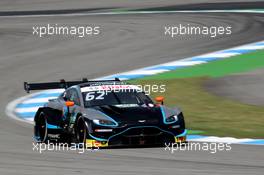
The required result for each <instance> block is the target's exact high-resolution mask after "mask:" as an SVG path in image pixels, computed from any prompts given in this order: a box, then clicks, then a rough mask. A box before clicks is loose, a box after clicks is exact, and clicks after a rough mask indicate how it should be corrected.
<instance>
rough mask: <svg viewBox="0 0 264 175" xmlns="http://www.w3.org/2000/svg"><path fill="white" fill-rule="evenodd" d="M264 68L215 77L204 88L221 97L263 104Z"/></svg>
mask: <svg viewBox="0 0 264 175" xmlns="http://www.w3.org/2000/svg"><path fill="white" fill-rule="evenodd" d="M263 75H264V69H263V68H262V69H257V70H254V71H250V72H244V73H239V74H234V75H230V76H225V77H221V78H215V79H212V80H210V81H208V82H206V83H205V88H206V89H207V90H208V91H210V92H212V93H214V94H216V95H218V96H222V97H226V98H229V99H232V100H236V101H240V102H242V103H246V104H252V105H259V106H263V105H264V93H263V88H264V76H263Z"/></svg>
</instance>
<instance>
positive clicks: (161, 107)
mask: <svg viewBox="0 0 264 175" xmlns="http://www.w3.org/2000/svg"><path fill="white" fill-rule="evenodd" d="M160 110H161V114H162V117H163V122H164V123H165V124H172V123H175V122H177V121H178V117H177V115H176V114H175V115H172V116H170V117H172V119H173V118H174V120H172V121H167V119H169V118H170V117H168V118H167V116H166V113H165V111H164V108H163V106H160Z"/></svg>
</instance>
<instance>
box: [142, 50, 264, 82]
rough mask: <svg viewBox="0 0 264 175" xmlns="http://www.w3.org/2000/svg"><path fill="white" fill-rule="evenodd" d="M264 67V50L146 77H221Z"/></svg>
mask: <svg viewBox="0 0 264 175" xmlns="http://www.w3.org/2000/svg"><path fill="white" fill-rule="evenodd" d="M261 67H264V51H263V50H260V51H257V52H253V53H248V54H244V55H239V56H234V57H232V58H228V59H223V60H218V61H213V62H210V63H207V64H201V65H196V66H192V67H188V68H182V69H177V70H174V71H169V72H166V73H162V74H157V75H154V76H148V77H145V78H144V79H148V80H149V79H152V80H154V79H155V80H162V79H174V78H188V77H202V76H210V77H221V76H225V75H229V74H233V73H239V72H246V71H250V70H254V69H257V68H261Z"/></svg>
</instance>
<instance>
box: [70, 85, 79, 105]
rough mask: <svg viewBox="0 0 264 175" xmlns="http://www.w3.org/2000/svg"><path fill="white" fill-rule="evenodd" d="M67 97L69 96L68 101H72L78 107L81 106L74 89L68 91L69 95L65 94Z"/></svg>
mask: <svg viewBox="0 0 264 175" xmlns="http://www.w3.org/2000/svg"><path fill="white" fill-rule="evenodd" d="M68 95H69V98H68V100H70V101H73V102H74V103H75V104H76V105H78V106H80V105H81V103H80V98H79V95H78V92H77V91H76V90H75V89H70V90H69V93H67V96H68Z"/></svg>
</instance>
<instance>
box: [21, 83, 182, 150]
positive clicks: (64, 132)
mask: <svg viewBox="0 0 264 175" xmlns="http://www.w3.org/2000/svg"><path fill="white" fill-rule="evenodd" d="M57 88H65V91H64V92H63V93H62V94H61V95H60V96H59V97H58V98H57V99H52V100H49V102H48V103H47V104H46V105H45V106H44V107H40V108H39V109H38V111H37V113H36V115H35V118H34V122H35V126H34V138H35V140H36V141H37V142H43V143H45V142H47V141H51V140H57V141H60V142H68V143H82V144H86V146H87V147H107V146H124V145H154V144H164V143H168V142H169V143H175V142H185V141H186V130H185V123H184V117H183V113H182V111H180V110H179V109H178V108H175V109H170V108H168V107H166V106H164V105H163V97H157V98H156V101H157V103H154V102H153V101H152V100H151V99H150V97H149V96H147V95H146V94H145V93H144V92H143V91H142V90H141V89H140V88H139V87H138V86H135V85H130V84H127V83H125V82H123V81H120V80H119V79H117V78H116V79H115V80H101V81H97V80H96V81H88V80H87V79H83V80H82V81H71V82H66V81H64V80H62V81H60V82H49V83H31V84H29V83H27V82H25V83H24V89H25V90H26V91H27V92H29V91H30V90H44V89H57Z"/></svg>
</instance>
